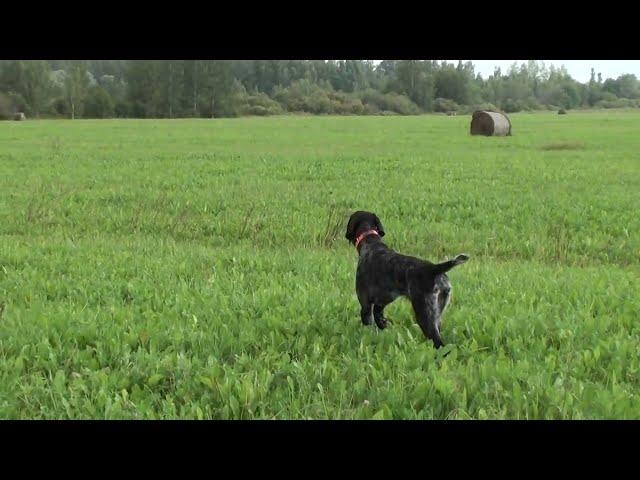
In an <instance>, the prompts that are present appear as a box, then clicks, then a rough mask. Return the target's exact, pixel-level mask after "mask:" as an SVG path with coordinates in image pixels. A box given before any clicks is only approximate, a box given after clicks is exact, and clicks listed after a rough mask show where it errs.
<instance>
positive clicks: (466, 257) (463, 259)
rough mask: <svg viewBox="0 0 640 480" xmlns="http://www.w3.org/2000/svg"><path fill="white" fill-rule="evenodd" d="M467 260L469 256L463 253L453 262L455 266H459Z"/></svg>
mask: <svg viewBox="0 0 640 480" xmlns="http://www.w3.org/2000/svg"><path fill="white" fill-rule="evenodd" d="M467 260H469V255H467V254H465V253H461V254H460V255H458V256H457V257H456V258H455V262H456V264H457V265H460V264H461V263H464V262H466V261H467Z"/></svg>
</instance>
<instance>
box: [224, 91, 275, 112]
mask: <svg viewBox="0 0 640 480" xmlns="http://www.w3.org/2000/svg"><path fill="white" fill-rule="evenodd" d="M234 103H235V105H236V112H237V114H239V115H259V116H266V115H280V114H282V113H283V111H282V107H281V106H280V104H279V103H278V102H276V101H275V100H272V99H271V98H269V97H268V96H267V95H266V94H265V93H262V92H259V93H255V94H253V95H249V94H247V92H246V91H244V90H241V91H238V92H237V93H236V95H235V99H234Z"/></svg>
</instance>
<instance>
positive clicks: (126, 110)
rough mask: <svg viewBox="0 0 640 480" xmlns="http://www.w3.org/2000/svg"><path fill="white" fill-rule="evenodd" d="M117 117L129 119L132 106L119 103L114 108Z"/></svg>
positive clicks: (122, 102)
mask: <svg viewBox="0 0 640 480" xmlns="http://www.w3.org/2000/svg"><path fill="white" fill-rule="evenodd" d="M114 111H115V114H116V117H118V118H127V117H129V116H130V114H131V105H130V104H129V103H128V102H125V101H119V102H118V103H116V106H115V108H114Z"/></svg>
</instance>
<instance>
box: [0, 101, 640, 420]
mask: <svg viewBox="0 0 640 480" xmlns="http://www.w3.org/2000/svg"><path fill="white" fill-rule="evenodd" d="M511 120H512V124H513V136H512V137H507V138H498V137H495V138H485V137H471V136H470V135H469V133H468V129H469V121H470V116H458V117H446V116H436V115H432V116H415V117H291V116H285V117H274V118H241V119H216V120H205V119H202V120H96V121H90V120H86V121H85V120H76V121H64V120H59V121H45V120H43V121H37V120H33V121H26V122H2V123H0V418H2V419H70V418H72V419H170V418H183V419H372V418H373V419H638V418H640V395H639V394H640V354H639V353H640V324H639V323H638V320H639V312H640V282H639V281H638V280H639V278H640V277H639V274H640V268H639V265H640V239H639V235H638V232H640V215H639V214H638V212H639V211H640V193H639V192H640V135H638V134H639V133H640V113H638V112H637V111H636V112H633V111H616V112H614V111H598V112H573V111H572V112H569V115H565V116H558V115H556V114H555V113H538V114H525V113H522V114H513V115H512V116H511ZM360 209H362V210H370V211H373V212H375V213H377V214H378V216H379V217H380V218H381V220H382V222H383V224H384V226H385V229H386V232H387V235H386V236H385V243H387V245H389V246H390V247H391V248H394V249H396V250H399V251H401V252H402V253H406V254H410V255H415V256H419V257H423V258H426V259H429V260H432V261H434V262H435V261H442V260H445V259H448V258H451V257H453V256H455V255H456V254H458V253H461V252H465V253H468V254H469V255H470V257H471V259H470V260H469V262H467V263H466V264H464V265H463V266H461V267H458V268H456V269H454V270H452V271H451V272H450V273H449V278H450V279H451V282H452V284H453V299H452V302H451V305H450V307H449V309H448V310H447V312H446V313H445V315H444V321H443V327H442V336H443V340H444V342H445V343H446V344H447V345H446V347H445V348H444V349H441V350H438V351H436V350H435V349H434V348H433V346H432V344H431V342H430V341H427V340H426V339H424V337H423V336H422V333H421V331H420V329H419V327H418V326H417V324H416V323H415V321H414V319H413V314H412V311H411V307H410V304H409V303H408V301H406V300H403V299H398V300H397V301H396V302H395V303H393V304H392V305H390V306H389V307H387V309H386V314H387V315H388V317H389V318H390V320H391V322H392V323H391V324H390V325H389V327H388V328H387V329H386V330H384V331H378V330H377V329H376V328H375V326H371V327H363V326H362V324H361V323H360V318H359V305H358V302H357V299H356V296H355V289H354V279H355V268H356V263H357V254H356V252H355V249H354V248H353V246H351V245H350V244H349V243H348V242H347V241H346V239H345V238H344V231H345V226H346V220H347V218H348V215H349V214H350V213H351V212H352V211H354V210H360ZM447 352H448V355H446V356H444V354H445V353H447Z"/></svg>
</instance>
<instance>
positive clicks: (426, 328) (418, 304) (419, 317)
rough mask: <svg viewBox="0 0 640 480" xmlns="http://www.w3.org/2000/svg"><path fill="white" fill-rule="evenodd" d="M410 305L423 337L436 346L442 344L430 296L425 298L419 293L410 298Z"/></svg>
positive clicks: (434, 307)
mask: <svg viewBox="0 0 640 480" xmlns="http://www.w3.org/2000/svg"><path fill="white" fill-rule="evenodd" d="M411 305H412V306H413V312H414V313H415V315H416V321H417V322H418V325H419V326H420V329H422V333H424V335H425V337H427V338H428V339H429V340H432V341H433V345H434V346H435V347H436V348H440V347H442V346H444V343H443V341H442V338H440V331H439V329H438V324H437V323H438V322H437V321H438V318H437V316H438V315H437V312H438V311H437V307H436V306H435V305H431V303H430V298H425V297H423V296H421V295H417V296H415V297H412V298H411Z"/></svg>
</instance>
